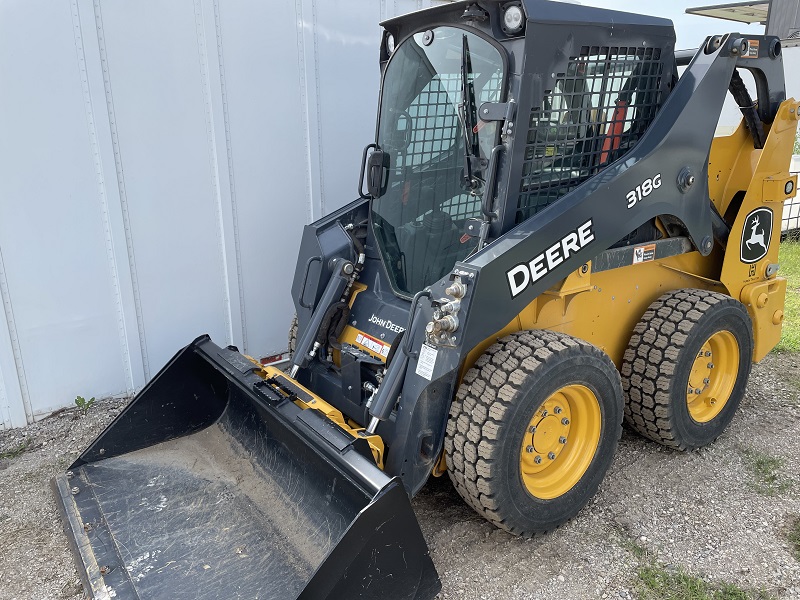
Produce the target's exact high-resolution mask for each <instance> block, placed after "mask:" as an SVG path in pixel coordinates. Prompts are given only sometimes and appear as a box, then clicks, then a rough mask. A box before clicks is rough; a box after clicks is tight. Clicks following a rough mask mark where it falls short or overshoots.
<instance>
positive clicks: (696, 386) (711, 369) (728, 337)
mask: <svg viewBox="0 0 800 600" xmlns="http://www.w3.org/2000/svg"><path fill="white" fill-rule="evenodd" d="M738 374H739V345H738V344H737V343H736V338H735V337H734V336H733V334H732V333H731V332H730V331H718V332H716V333H715V334H713V335H712V336H711V337H710V338H708V339H707V340H706V343H705V344H703V347H702V348H700V350H699V351H698V352H697V357H695V359H694V363H693V364H692V370H691V372H690V373H689V382H688V386H687V387H688V389H687V391H686V404H687V406H688V408H689V416H691V417H692V419H694V420H695V421H696V422H698V423H707V422H709V421H710V420H711V419H713V418H714V417H716V416H717V415H718V414H719V413H720V411H721V410H722V409H723V408H725V404H726V403H727V402H728V398H730V395H731V392H732V391H733V386H734V385H735V384H736V376H737V375H738Z"/></svg>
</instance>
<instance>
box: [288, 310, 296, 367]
mask: <svg viewBox="0 0 800 600" xmlns="http://www.w3.org/2000/svg"><path fill="white" fill-rule="evenodd" d="M297 327H298V325H297V313H295V315H294V316H293V317H292V324H291V325H289V358H292V356H294V349H295V348H297Z"/></svg>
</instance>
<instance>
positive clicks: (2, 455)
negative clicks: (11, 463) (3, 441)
mask: <svg viewBox="0 0 800 600" xmlns="http://www.w3.org/2000/svg"><path fill="white" fill-rule="evenodd" d="M31 444H33V440H32V439H31V438H25V439H24V440H22V441H21V442H20V443H19V444H17V445H16V446H15V447H13V448H11V449H10V450H6V451H5V452H0V460H2V459H7V460H12V459H14V458H17V457H18V456H21V455H22V454H25V452H26V451H27V450H28V448H30V447H31Z"/></svg>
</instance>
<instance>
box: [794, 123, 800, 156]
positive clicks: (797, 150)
mask: <svg viewBox="0 0 800 600" xmlns="http://www.w3.org/2000/svg"><path fill="white" fill-rule="evenodd" d="M792 153H793V154H800V129H798V131H797V136H795V138H794V150H793V151H792Z"/></svg>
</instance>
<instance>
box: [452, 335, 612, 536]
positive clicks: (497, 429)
mask: <svg viewBox="0 0 800 600" xmlns="http://www.w3.org/2000/svg"><path fill="white" fill-rule="evenodd" d="M587 356H588V357H591V358H587ZM565 359H569V360H570V361H571V362H572V363H575V362H577V363H580V362H581V361H588V362H590V363H592V366H593V368H595V369H596V368H597V363H600V364H601V365H602V368H603V369H605V371H604V377H605V378H606V379H607V380H608V382H609V383H608V385H607V386H606V387H610V388H612V389H611V390H610V393H609V390H602V392H603V393H605V394H606V395H607V396H611V397H613V402H612V404H613V408H612V409H611V414H612V419H613V422H611V423H603V427H602V431H601V442H600V443H601V444H602V440H603V436H605V439H606V440H607V441H608V440H611V446H610V447H609V446H608V445H606V446H603V447H602V450H603V451H604V454H610V456H603V457H602V458H601V459H600V460H598V459H597V458H596V457H595V459H594V460H593V462H592V465H593V466H594V467H595V468H594V473H593V475H592V480H593V481H592V483H590V484H589V485H587V486H582V487H586V490H585V491H581V493H580V494H579V495H578V497H574V495H573V497H571V498H569V499H568V500H567V501H566V505H568V506H565V505H564V504H565V503H562V505H560V506H558V511H560V512H559V515H560V516H558V517H557V518H556V519H554V520H551V521H550V522H547V523H546V524H542V525H535V526H533V527H531V525H530V522H528V521H527V520H526V519H525V518H520V515H519V514H515V510H514V509H513V508H512V509H509V506H510V505H514V504H515V502H514V501H513V500H511V499H510V498H509V497H508V496H509V494H508V485H509V484H508V480H509V475H508V473H509V469H510V468H511V470H512V471H513V470H514V469H516V471H515V473H516V474H517V478H518V479H519V482H518V485H519V486H520V489H523V488H522V482H521V479H520V476H519V465H518V462H519V453H518V452H519V451H518V450H517V454H516V459H515V460H516V463H517V464H516V466H514V465H509V464H508V452H509V450H508V448H506V449H505V453H506V459H505V460H504V459H503V457H501V453H502V452H503V451H504V449H503V442H504V441H506V438H510V437H511V436H512V435H513V433H514V429H515V427H516V428H523V427H525V426H526V425H527V423H528V418H527V417H526V418H524V419H519V418H518V419H517V420H514V419H513V418H512V417H513V415H512V413H516V412H518V411H516V410H515V408H516V407H515V404H517V403H519V402H520V401H522V400H523V396H525V395H526V394H530V392H531V389H532V387H531V386H532V385H536V383H537V382H538V383H540V374H542V373H545V372H547V371H548V367H551V366H557V365H560V364H563V362H564V360H565ZM598 359H599V360H598ZM603 361H604V362H603ZM551 370H552V369H551ZM577 370H580V366H579V367H578V369H577ZM542 401H544V399H543V400H542ZM622 403H623V400H622V388H621V383H620V379H619V373H618V372H617V370H616V368H615V367H614V364H613V363H612V362H611V360H610V359H609V358H608V356H607V355H606V354H605V353H603V352H602V351H601V350H599V349H598V348H596V347H595V346H593V345H591V344H589V343H587V342H585V341H583V340H580V339H577V338H574V337H571V336H569V335H565V334H562V333H556V332H552V331H538V330H537V331H522V332H518V333H514V334H511V335H509V336H506V337H504V338H502V339H501V340H499V341H498V342H497V343H495V344H493V345H492V346H491V347H489V348H488V349H487V350H486V352H485V353H484V354H483V355H482V356H481V357H480V358H479V359H478V360H477V361H476V362H475V364H474V366H473V367H472V368H471V369H469V370H468V371H467V373H466V374H465V375H464V378H463V380H462V382H461V385H460V386H459V389H458V391H457V393H456V397H455V399H454V400H453V403H452V405H451V408H450V415H449V419H448V421H447V429H446V435H445V442H444V447H445V453H446V460H447V469H448V474H449V476H450V479H451V481H452V482H453V485H454V487H455V489H456V491H457V492H458V493H459V495H460V496H461V497H462V498H463V499H464V501H465V502H466V503H467V504H469V505H470V506H471V507H472V508H473V509H474V510H475V511H476V512H477V513H478V514H480V515H482V516H483V517H485V518H486V519H487V520H489V521H490V522H492V523H493V524H495V525H496V526H498V527H500V528H501V529H504V530H506V531H508V532H510V533H512V534H514V535H520V536H523V537H533V536H534V535H536V534H539V533H544V532H546V531H547V530H550V529H553V528H555V527H557V526H559V525H561V524H562V523H564V522H566V521H568V520H569V519H571V518H572V517H573V516H574V515H575V514H576V513H577V512H579V510H580V509H581V508H582V507H583V506H584V505H585V504H586V502H588V500H589V499H590V498H591V497H592V496H593V495H594V492H595V491H596V489H597V486H599V483H600V481H602V478H603V476H604V475H605V472H606V470H607V469H608V466H609V465H610V463H611V460H612V457H613V454H614V451H615V450H616V445H617V442H618V440H619V438H620V436H621V433H622ZM535 408H536V407H534V409H535ZM605 416H606V415H605V414H604V418H605ZM520 421H524V422H520ZM612 438H613V439H612ZM512 444H513V442H512ZM600 450H601V448H598V455H599V454H600ZM511 455H512V456H514V454H513V447H512V448H511ZM595 463H603V464H602V465H601V466H596V465H595ZM593 466H590V467H589V470H588V471H587V473H586V474H585V475H584V478H583V479H587V478H588V475H589V471H591V470H592V469H593ZM598 469H599V471H598ZM511 479H512V480H513V476H511ZM583 479H582V480H581V481H583ZM595 479H596V480H597V481H596V482H594V480H595ZM501 480H504V481H502V482H501ZM511 485H512V486H513V482H512V483H511ZM577 487H579V486H578V484H576V485H575V488H577ZM571 491H572V490H571ZM569 494H570V492H568V493H567V494H565V496H566V495H569ZM583 496H585V497H583ZM530 500H531V501H538V502H539V503H540V504H548V503H549V504H550V505H551V506H552V503H557V502H558V501H559V499H555V500H547V501H542V500H538V499H533V498H532V497H531V498H530ZM525 502H527V500H524V501H523V502H522V504H525ZM517 504H519V503H518V502H517ZM565 511H566V512H565ZM517 512H519V511H517ZM533 512H536V513H539V512H540V511H539V510H538V509H537V510H535V511H533ZM566 513H569V514H566Z"/></svg>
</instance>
